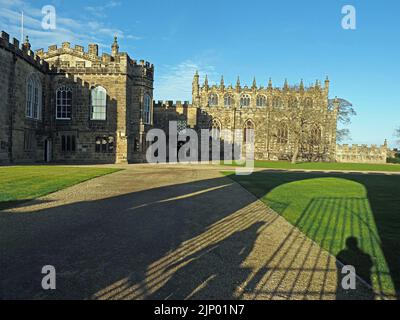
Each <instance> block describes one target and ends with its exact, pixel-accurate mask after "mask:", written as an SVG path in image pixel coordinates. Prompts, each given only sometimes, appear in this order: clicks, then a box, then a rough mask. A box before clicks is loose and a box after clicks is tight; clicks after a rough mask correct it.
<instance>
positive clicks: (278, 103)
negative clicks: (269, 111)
mask: <svg viewBox="0 0 400 320" xmlns="http://www.w3.org/2000/svg"><path fill="white" fill-rule="evenodd" d="M272 106H273V107H274V108H276V109H280V108H282V99H281V98H280V97H274V98H273V100H272Z"/></svg>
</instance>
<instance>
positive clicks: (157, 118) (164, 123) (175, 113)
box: [153, 101, 198, 132]
mask: <svg viewBox="0 0 400 320" xmlns="http://www.w3.org/2000/svg"><path fill="white" fill-rule="evenodd" d="M153 110H154V124H155V126H156V127H158V128H161V129H163V130H164V131H165V132H168V128H169V123H170V121H177V122H178V126H182V125H183V126H186V127H188V128H195V127H196V125H197V112H198V108H196V107H195V106H193V105H192V104H190V103H189V101H183V102H182V101H176V102H174V101H157V102H154V103H153Z"/></svg>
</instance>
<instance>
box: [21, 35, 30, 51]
mask: <svg viewBox="0 0 400 320" xmlns="http://www.w3.org/2000/svg"><path fill="white" fill-rule="evenodd" d="M22 50H23V51H29V50H31V44H30V43H29V37H28V36H26V38H25V42H24V43H23V44H22Z"/></svg>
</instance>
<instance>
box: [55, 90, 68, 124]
mask: <svg viewBox="0 0 400 320" xmlns="http://www.w3.org/2000/svg"><path fill="white" fill-rule="evenodd" d="M56 98H57V101H56V117H57V119H60V120H70V119H71V113H72V89H71V88H70V87H67V86H62V87H60V88H58V89H57V93H56Z"/></svg>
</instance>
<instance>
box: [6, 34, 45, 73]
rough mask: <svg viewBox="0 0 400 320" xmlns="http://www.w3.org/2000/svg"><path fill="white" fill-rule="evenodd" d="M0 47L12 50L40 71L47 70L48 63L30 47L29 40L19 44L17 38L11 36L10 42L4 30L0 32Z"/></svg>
mask: <svg viewBox="0 0 400 320" xmlns="http://www.w3.org/2000/svg"><path fill="white" fill-rule="evenodd" d="M0 48H2V49H4V50H7V51H10V52H12V53H13V54H15V55H16V56H17V57H19V58H20V59H23V60H25V61H26V62H28V63H30V64H31V65H33V66H34V67H36V68H37V69H39V70H41V71H42V72H46V71H48V70H49V64H48V63H47V62H46V61H44V60H43V59H42V58H41V57H40V55H38V54H37V53H35V52H33V51H32V50H31V49H30V44H29V42H26V43H24V44H22V45H20V42H19V40H18V39H16V38H13V39H12V42H10V35H9V34H8V33H6V32H4V31H2V32H1V34H0Z"/></svg>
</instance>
